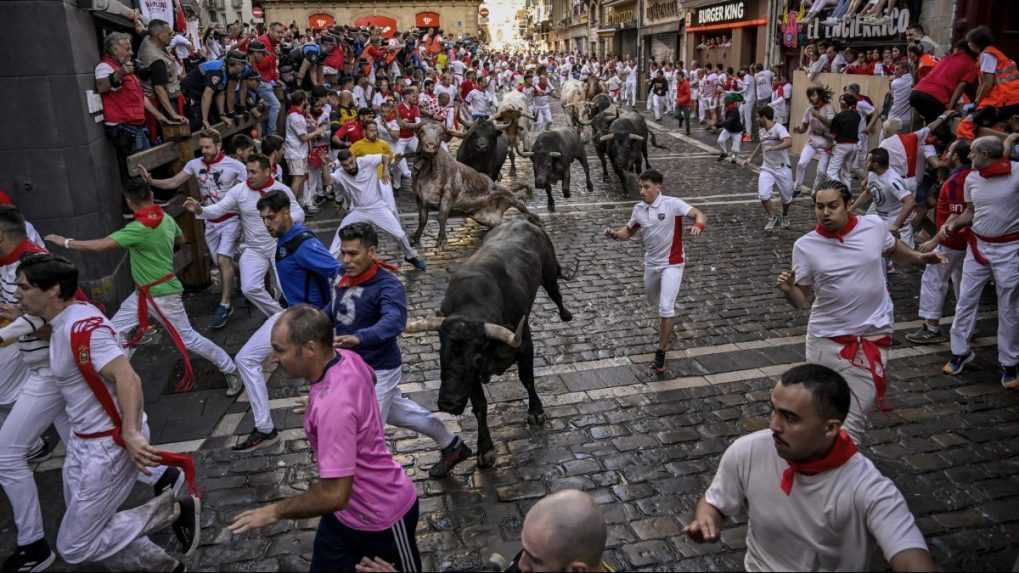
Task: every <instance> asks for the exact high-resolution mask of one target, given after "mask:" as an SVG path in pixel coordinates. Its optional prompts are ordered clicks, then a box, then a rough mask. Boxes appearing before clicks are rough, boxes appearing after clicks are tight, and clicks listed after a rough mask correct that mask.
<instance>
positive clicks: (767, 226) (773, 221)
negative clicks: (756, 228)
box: [764, 215, 778, 231]
mask: <svg viewBox="0 0 1019 573" xmlns="http://www.w3.org/2000/svg"><path fill="white" fill-rule="evenodd" d="M777 223H778V215H775V216H773V217H771V218H769V219H768V222H767V223H765V225H764V230H765V231H770V230H772V229H774V228H775V225H776V224H777Z"/></svg>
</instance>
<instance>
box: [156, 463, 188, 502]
mask: <svg viewBox="0 0 1019 573" xmlns="http://www.w3.org/2000/svg"><path fill="white" fill-rule="evenodd" d="M184 483H185V479H184V472H182V471H180V469H178V468H174V467H168V468H166V471H164V472H163V475H162V476H160V477H159V481H157V482H156V483H154V484H152V497H159V496H160V495H162V493H163V492H164V491H166V488H173V497H175V498H177V497H180V494H181V493H182V492H183V491H184Z"/></svg>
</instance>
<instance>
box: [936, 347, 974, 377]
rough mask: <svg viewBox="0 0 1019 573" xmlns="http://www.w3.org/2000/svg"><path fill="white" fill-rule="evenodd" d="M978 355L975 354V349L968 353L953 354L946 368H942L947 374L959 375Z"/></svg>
mask: <svg viewBox="0 0 1019 573" xmlns="http://www.w3.org/2000/svg"><path fill="white" fill-rule="evenodd" d="M976 357H977V355H976V354H973V351H972V350H971V351H969V352H967V353H966V354H953V355H952V359H951V360H949V361H948V362H947V363H946V364H945V366H944V368H942V369H941V371H942V372H944V373H945V374H951V375H952V376H958V375H959V374H962V371H963V370H964V369H965V368H966V365H967V364H969V363H970V362H973V359H974V358H976Z"/></svg>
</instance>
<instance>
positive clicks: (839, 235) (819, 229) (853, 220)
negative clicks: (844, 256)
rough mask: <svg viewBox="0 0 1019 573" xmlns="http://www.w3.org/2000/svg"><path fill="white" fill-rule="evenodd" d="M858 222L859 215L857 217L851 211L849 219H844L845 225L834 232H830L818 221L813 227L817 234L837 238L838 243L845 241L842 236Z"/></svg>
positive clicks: (827, 237)
mask: <svg viewBox="0 0 1019 573" xmlns="http://www.w3.org/2000/svg"><path fill="white" fill-rule="evenodd" d="M858 222H860V219H859V217H857V216H856V215H855V214H853V213H850V214H849V220H848V221H846V224H845V226H843V227H842V228H841V229H840V230H838V231H835V232H834V233H832V232H830V231H829V230H828V229H825V228H824V226H823V225H821V224H820V223H818V224H817V226H816V227H814V230H815V231H817V234H818V235H821V236H822V237H824V238H826V239H838V240H839V242H840V243H843V242H845V241H843V239H842V238H843V237H845V236H846V235H848V234H849V233H850V232H851V231H852V230H853V229H854V228H856V224H857V223H858Z"/></svg>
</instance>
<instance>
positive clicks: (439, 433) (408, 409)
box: [375, 367, 453, 448]
mask: <svg viewBox="0 0 1019 573" xmlns="http://www.w3.org/2000/svg"><path fill="white" fill-rule="evenodd" d="M375 397H376V398H377V399H378V401H379V412H381V414H382V415H381V419H382V425H383V427H384V426H385V425H386V424H387V423H388V424H392V425H393V426H397V427H399V428H407V429H409V430H414V431H415V432H417V433H419V434H423V435H425V436H428V437H429V438H431V439H433V440H435V443H437V444H439V447H440V448H445V447H446V446H448V445H450V444H452V443H453V434H451V433H450V432H449V430H448V429H446V424H444V423H443V422H442V420H440V419H438V418H437V417H435V415H434V414H432V413H431V412H429V411H428V410H426V409H425V408H423V407H422V406H421V405H420V404H418V403H417V402H415V401H414V400H411V399H410V398H408V397H406V396H404V395H403V393H402V392H400V367H396V368H393V369H392V370H376V371H375Z"/></svg>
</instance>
